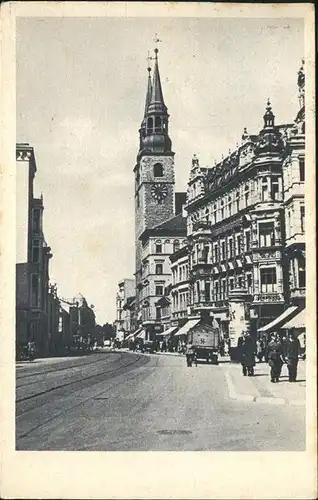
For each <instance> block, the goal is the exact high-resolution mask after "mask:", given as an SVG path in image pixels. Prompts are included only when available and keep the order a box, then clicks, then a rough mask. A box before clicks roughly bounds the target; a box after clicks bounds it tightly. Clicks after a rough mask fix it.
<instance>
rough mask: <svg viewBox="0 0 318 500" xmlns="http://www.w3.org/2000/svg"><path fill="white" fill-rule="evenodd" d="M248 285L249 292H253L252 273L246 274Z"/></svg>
mask: <svg viewBox="0 0 318 500" xmlns="http://www.w3.org/2000/svg"><path fill="white" fill-rule="evenodd" d="M246 285H247V291H248V293H252V275H251V274H247V275H246Z"/></svg>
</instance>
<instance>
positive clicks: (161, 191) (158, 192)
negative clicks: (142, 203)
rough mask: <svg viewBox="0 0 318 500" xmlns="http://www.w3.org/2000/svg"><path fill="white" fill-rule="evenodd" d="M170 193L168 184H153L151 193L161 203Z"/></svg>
mask: <svg viewBox="0 0 318 500" xmlns="http://www.w3.org/2000/svg"><path fill="white" fill-rule="evenodd" d="M167 194H168V188H167V186H166V184H160V183H157V184H153V185H152V187H151V195H152V196H153V198H154V199H155V200H156V201H157V202H158V203H161V202H162V200H164V198H165V197H166V196H167Z"/></svg>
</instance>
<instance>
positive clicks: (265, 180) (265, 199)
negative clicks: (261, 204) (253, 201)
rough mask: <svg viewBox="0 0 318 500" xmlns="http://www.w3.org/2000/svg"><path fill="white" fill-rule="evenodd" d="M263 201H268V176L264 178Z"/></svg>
mask: <svg viewBox="0 0 318 500" xmlns="http://www.w3.org/2000/svg"><path fill="white" fill-rule="evenodd" d="M262 201H268V182H267V177H263V178H262Z"/></svg>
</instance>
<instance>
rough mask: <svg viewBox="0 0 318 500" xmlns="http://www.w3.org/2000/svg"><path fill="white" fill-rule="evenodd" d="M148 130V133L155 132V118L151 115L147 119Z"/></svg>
mask: <svg viewBox="0 0 318 500" xmlns="http://www.w3.org/2000/svg"><path fill="white" fill-rule="evenodd" d="M147 132H148V134H152V133H153V119H152V118H151V117H150V118H148V120H147Z"/></svg>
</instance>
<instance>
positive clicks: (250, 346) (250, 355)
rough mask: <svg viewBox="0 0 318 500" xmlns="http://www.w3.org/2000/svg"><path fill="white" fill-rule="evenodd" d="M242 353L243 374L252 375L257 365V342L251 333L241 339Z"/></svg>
mask: <svg viewBox="0 0 318 500" xmlns="http://www.w3.org/2000/svg"><path fill="white" fill-rule="evenodd" d="M240 354H241V365H242V372H243V375H244V376H246V375H248V376H249V377H252V376H253V375H254V366H255V344H254V341H253V339H252V337H251V335H250V334H249V333H246V334H245V336H244V337H243V340H241V341H240Z"/></svg>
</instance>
